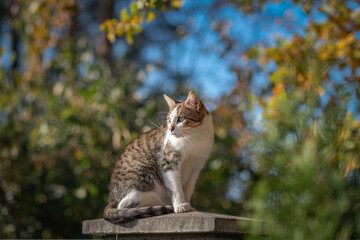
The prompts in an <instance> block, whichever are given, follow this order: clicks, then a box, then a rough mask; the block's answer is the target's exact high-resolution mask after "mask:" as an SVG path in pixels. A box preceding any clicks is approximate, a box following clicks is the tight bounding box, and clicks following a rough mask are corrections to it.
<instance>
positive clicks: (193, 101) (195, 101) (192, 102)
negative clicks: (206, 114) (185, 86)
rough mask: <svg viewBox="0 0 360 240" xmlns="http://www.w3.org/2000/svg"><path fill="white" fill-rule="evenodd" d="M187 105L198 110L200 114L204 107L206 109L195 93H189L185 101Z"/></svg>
mask: <svg viewBox="0 0 360 240" xmlns="http://www.w3.org/2000/svg"><path fill="white" fill-rule="evenodd" d="M185 104H186V105H188V106H190V107H191V108H194V109H196V110H198V111H199V112H201V111H202V109H203V107H204V105H203V103H202V102H201V100H200V98H199V97H198V96H197V95H196V93H195V92H193V91H190V92H189V94H188V96H187V99H186V101H185Z"/></svg>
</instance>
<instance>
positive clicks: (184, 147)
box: [165, 115, 214, 184]
mask: <svg viewBox="0 0 360 240" xmlns="http://www.w3.org/2000/svg"><path fill="white" fill-rule="evenodd" d="M168 141H169V142H170V143H171V145H172V146H173V147H174V148H175V149H176V150H178V151H179V152H180V153H181V160H180V171H181V176H182V182H183V184H184V182H187V181H188V178H189V176H190V175H191V174H192V172H194V171H200V170H201V169H202V168H203V166H204V164H205V162H206V160H207V158H208V157H209V153H210V149H211V147H212V145H213V141H214V130H213V125H212V119H211V116H210V115H209V116H207V117H206V118H205V119H204V122H203V124H202V125H201V126H199V127H197V128H194V129H192V131H191V132H189V134H188V135H186V136H184V137H181V138H177V137H175V136H172V135H170V134H168V135H167V136H166V138H165V143H166V142H168Z"/></svg>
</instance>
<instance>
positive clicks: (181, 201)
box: [163, 171, 191, 213]
mask: <svg viewBox="0 0 360 240" xmlns="http://www.w3.org/2000/svg"><path fill="white" fill-rule="evenodd" d="M163 176H164V181H165V185H166V187H167V189H168V190H169V192H170V195H171V201H172V204H173V207H174V212H176V213H183V212H188V211H190V210H191V205H190V203H189V202H187V201H186V199H185V196H184V191H183V189H182V186H181V175H180V172H179V171H164V172H163Z"/></svg>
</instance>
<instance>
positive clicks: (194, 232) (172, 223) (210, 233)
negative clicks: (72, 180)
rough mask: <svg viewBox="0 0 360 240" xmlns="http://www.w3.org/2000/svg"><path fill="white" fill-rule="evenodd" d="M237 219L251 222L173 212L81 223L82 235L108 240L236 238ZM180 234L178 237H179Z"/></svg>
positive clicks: (241, 231)
mask: <svg viewBox="0 0 360 240" xmlns="http://www.w3.org/2000/svg"><path fill="white" fill-rule="evenodd" d="M239 221H255V220H252V219H248V218H242V217H235V216H229V215H223V214H214V213H207V212H199V211H194V212H187V213H177V214H176V213H174V214H167V215H162V216H156V217H149V218H142V219H138V220H133V221H130V222H126V223H120V224H112V223H110V222H107V221H105V220H104V219H95V220H87V221H84V222H83V226H82V232H83V233H84V234H92V235H102V236H106V237H105V238H108V239H111V238H113V237H114V238H115V236H117V238H118V239H125V238H126V239H129V237H131V238H132V239H154V236H156V237H157V238H159V239H160V238H162V239H170V238H177V239H179V238H181V239H192V237H193V238H194V239H240V238H241V236H243V234H244V233H245V232H244V231H243V230H242V229H241V228H240V226H239V224H238V222H239ZM180 236H181V237H180Z"/></svg>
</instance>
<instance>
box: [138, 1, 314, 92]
mask: <svg viewBox="0 0 360 240" xmlns="http://www.w3.org/2000/svg"><path fill="white" fill-rule="evenodd" d="M211 3H212V1H185V5H184V7H183V8H182V9H181V10H180V11H179V12H176V11H174V12H170V13H168V14H169V19H170V20H171V19H172V18H173V19H174V21H175V22H177V23H179V22H180V23H181V22H182V21H186V19H187V16H184V13H186V11H187V9H190V8H194V7H196V8H197V9H198V10H197V11H195V13H194V15H192V16H191V18H192V22H193V24H192V25H191V29H192V30H191V32H190V34H189V35H188V37H186V38H184V39H182V40H181V41H178V42H174V43H173V44H172V46H171V48H170V51H171V55H170V56H171V59H167V61H168V62H170V63H171V65H173V67H174V68H176V69H179V71H181V72H184V73H186V72H189V73H190V72H191V73H193V74H192V78H191V79H190V81H189V82H190V83H191V85H192V86H193V87H195V88H197V89H200V91H201V93H202V95H204V96H206V97H208V98H212V99H214V98H220V97H221V96H223V95H224V94H227V93H229V92H230V91H231V90H232V87H233V86H234V83H235V81H236V75H235V74H234V73H233V72H232V71H231V69H230V67H231V64H234V63H236V64H239V65H241V64H247V63H246V62H244V61H243V60H242V59H241V55H240V54H241V53H242V52H243V51H246V50H248V49H249V47H251V46H255V45H258V44H265V45H273V44H275V41H276V38H278V37H281V38H291V37H292V36H293V34H294V33H297V34H300V35H302V34H304V30H303V29H304V27H305V26H306V25H307V24H308V21H307V19H306V16H305V14H304V13H303V11H302V8H301V7H299V6H294V5H293V4H292V3H291V2H289V1H284V2H281V3H269V4H266V5H265V7H264V10H263V12H262V13H260V14H253V15H244V14H242V13H241V11H239V10H237V9H235V8H234V7H232V6H228V7H224V8H222V9H221V10H220V11H219V12H217V14H216V17H215V19H214V16H213V15H211V13H209V11H208V10H207V8H208V6H209V4H211ZM214 20H228V21H229V23H230V25H229V36H230V37H231V38H234V39H236V40H237V41H238V42H239V43H240V44H237V47H236V49H234V52H233V53H230V54H228V55H227V56H226V57H225V58H224V57H221V56H219V54H218V52H219V51H221V49H222V48H223V46H222V44H221V42H220V40H219V36H218V35H217V34H216V33H214V31H213V30H212V24H209V23H212V22H213V21H214ZM149 27H151V26H149ZM147 52H148V55H149V56H152V58H156V56H158V55H159V54H158V53H157V52H158V51H157V49H156V48H154V49H149V50H148V51H147ZM154 56H155V57H154ZM166 78H167V76H166V75H164V73H162V71H161V70H157V69H155V68H152V71H149V72H148V73H147V77H146V80H145V86H144V88H143V93H146V92H147V91H146V89H151V88H158V87H159V86H163V88H164V91H172V90H174V89H172V85H171V84H167V83H166V81H164V79H166ZM266 84H267V75H266V73H264V72H259V73H258V74H255V75H254V77H253V82H252V85H253V87H254V88H256V87H261V86H264V85H266ZM148 91H150V90H148ZM145 95H146V94H145Z"/></svg>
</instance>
